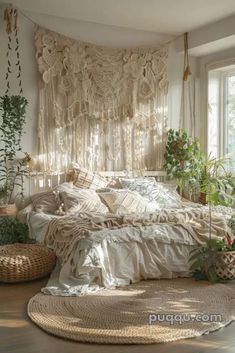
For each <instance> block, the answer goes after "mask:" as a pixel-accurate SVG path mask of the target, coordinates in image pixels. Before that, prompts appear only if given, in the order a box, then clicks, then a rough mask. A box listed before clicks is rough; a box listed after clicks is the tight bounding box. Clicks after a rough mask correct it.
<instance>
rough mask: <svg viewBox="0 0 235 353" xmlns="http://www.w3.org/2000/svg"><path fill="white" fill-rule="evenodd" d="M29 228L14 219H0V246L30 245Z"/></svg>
mask: <svg viewBox="0 0 235 353" xmlns="http://www.w3.org/2000/svg"><path fill="white" fill-rule="evenodd" d="M32 242H34V241H33V240H32V239H30V238H29V228H28V226H27V225H26V224H23V223H21V222H20V221H18V220H17V219H16V218H15V217H11V216H10V217H0V246H2V245H6V244H14V243H32Z"/></svg>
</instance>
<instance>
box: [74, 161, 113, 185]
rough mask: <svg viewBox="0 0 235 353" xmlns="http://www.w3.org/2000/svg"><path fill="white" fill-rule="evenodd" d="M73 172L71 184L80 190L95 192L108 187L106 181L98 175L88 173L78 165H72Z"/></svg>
mask: <svg viewBox="0 0 235 353" xmlns="http://www.w3.org/2000/svg"><path fill="white" fill-rule="evenodd" d="M73 170H74V177H73V183H74V185H75V186H76V187H78V188H80V189H92V190H96V189H101V188H105V187H106V186H107V185H108V181H107V180H106V179H105V178H104V177H102V176H101V175H99V174H98V173H93V172H90V171H88V170H87V169H85V168H81V167H80V166H78V165H74V167H73Z"/></svg>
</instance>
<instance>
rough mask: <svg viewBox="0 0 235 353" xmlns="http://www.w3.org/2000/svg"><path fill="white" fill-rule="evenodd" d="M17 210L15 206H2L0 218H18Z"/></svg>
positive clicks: (0, 206)
mask: <svg viewBox="0 0 235 353" xmlns="http://www.w3.org/2000/svg"><path fill="white" fill-rule="evenodd" d="M16 213H17V208H16V205H15V204H12V205H5V206H4V205H0V216H1V217H2V216H16Z"/></svg>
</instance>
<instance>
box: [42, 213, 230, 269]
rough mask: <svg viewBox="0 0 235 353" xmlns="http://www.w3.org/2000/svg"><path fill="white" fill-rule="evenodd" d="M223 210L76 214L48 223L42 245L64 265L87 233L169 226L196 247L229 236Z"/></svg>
mask: <svg viewBox="0 0 235 353" xmlns="http://www.w3.org/2000/svg"><path fill="white" fill-rule="evenodd" d="M225 210H226V208H225ZM225 210H224V209H223V210H221V209H219V208H214V209H213V211H212V213H210V212H209V209H208V207H200V208H191V207H190V208H185V209H179V210H175V209H174V210H173V209H168V210H162V211H159V212H156V213H151V214H141V215H140V214H131V215H126V216H120V215H113V214H108V215H100V214H92V215H90V214H81V213H79V214H77V215H72V216H64V217H61V218H59V219H58V218H56V219H53V220H52V221H50V223H49V226H48V230H47V233H46V236H45V243H46V245H48V246H50V247H52V248H53V249H54V250H55V252H56V255H57V256H58V257H59V258H60V259H61V261H62V262H66V261H67V260H68V258H69V257H70V256H71V255H72V253H73V251H74V249H75V248H76V244H77V243H78V242H79V240H80V239H82V238H85V237H89V236H90V234H91V233H94V232H96V231H99V230H103V229H110V231H111V230H112V229H118V228H124V227H143V226H148V225H153V224H162V223H167V224H170V225H172V226H175V225H177V231H178V232H179V233H180V232H181V233H182V238H183V232H184V231H185V230H187V231H188V232H189V233H190V234H191V236H192V237H193V239H194V240H195V241H196V242H197V243H198V244H203V243H205V241H206V240H208V239H209V237H212V238H218V239H223V238H224V239H229V238H232V237H233V235H232V232H231V229H230V228H229V226H228V224H227V223H228V222H227V221H228V218H229V217H230V215H231V213H233V210H230V209H227V212H225ZM221 211H222V212H223V213H222V212H221ZM210 225H211V226H210Z"/></svg>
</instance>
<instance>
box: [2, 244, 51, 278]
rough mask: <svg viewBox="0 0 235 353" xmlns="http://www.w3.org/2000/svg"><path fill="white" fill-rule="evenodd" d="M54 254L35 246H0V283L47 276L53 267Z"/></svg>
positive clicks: (43, 247)
mask: <svg viewBox="0 0 235 353" xmlns="http://www.w3.org/2000/svg"><path fill="white" fill-rule="evenodd" d="M55 261H56V256H55V253H54V252H53V251H52V250H50V249H48V248H46V247H45V246H41V245H36V244H18V243H17V244H11V245H4V246H0V282H7V283H13V282H23V281H30V280H32V279H36V278H42V277H45V276H47V275H48V274H49V273H50V272H51V271H52V269H53V267H54V266H55Z"/></svg>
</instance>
